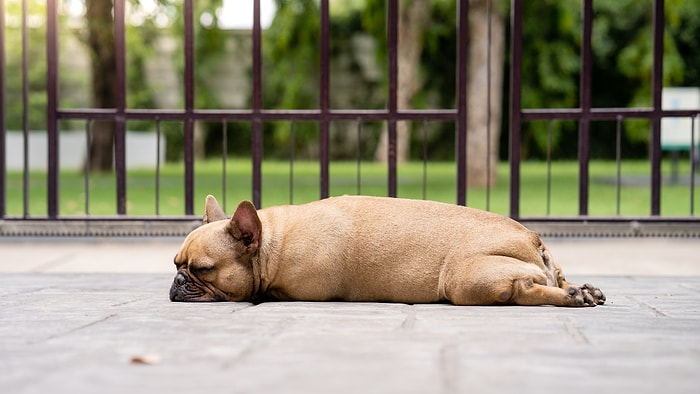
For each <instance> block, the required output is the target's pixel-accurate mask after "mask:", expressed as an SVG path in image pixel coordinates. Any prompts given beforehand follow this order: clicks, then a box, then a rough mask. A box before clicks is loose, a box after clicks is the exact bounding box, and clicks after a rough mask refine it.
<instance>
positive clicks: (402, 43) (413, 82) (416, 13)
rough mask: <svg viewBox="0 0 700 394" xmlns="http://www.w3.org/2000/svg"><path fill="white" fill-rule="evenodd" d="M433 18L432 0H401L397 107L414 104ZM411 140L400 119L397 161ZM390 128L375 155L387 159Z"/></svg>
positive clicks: (405, 154) (404, 155) (406, 125)
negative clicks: (422, 55) (425, 37)
mask: <svg viewBox="0 0 700 394" xmlns="http://www.w3.org/2000/svg"><path fill="white" fill-rule="evenodd" d="M429 22H430V2H429V1H424V0H410V1H409V0H403V1H400V2H399V27H398V30H399V31H398V35H399V47H398V53H397V57H398V59H397V60H398V75H397V83H398V88H397V97H396V99H397V107H398V109H407V108H411V101H412V100H413V96H414V95H415V94H416V92H417V91H418V89H420V87H421V82H420V75H419V71H420V55H421V51H422V50H423V33H424V32H425V29H426V28H427V26H428V24H429ZM410 143H411V135H410V124H409V123H408V122H398V123H397V125H396V158H397V161H398V162H404V161H406V160H408V156H409V148H410ZM388 148H389V131H388V130H387V125H386V123H385V124H384V126H383V130H382V135H381V137H380V139H379V145H378V146H377V150H376V151H375V155H374V157H375V159H376V160H377V161H380V162H386V161H387V159H388V155H389V149H388Z"/></svg>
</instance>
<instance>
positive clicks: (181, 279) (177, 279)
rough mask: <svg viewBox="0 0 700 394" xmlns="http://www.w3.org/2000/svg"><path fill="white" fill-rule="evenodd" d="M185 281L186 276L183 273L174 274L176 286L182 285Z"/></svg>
mask: <svg viewBox="0 0 700 394" xmlns="http://www.w3.org/2000/svg"><path fill="white" fill-rule="evenodd" d="M186 282H187V278H186V277H185V275H183V274H182V272H178V273H177V275H175V284H176V285H178V286H184V285H185V283H186Z"/></svg>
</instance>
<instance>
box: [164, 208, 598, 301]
mask: <svg viewBox="0 0 700 394" xmlns="http://www.w3.org/2000/svg"><path fill="white" fill-rule="evenodd" d="M174 263H175V266H176V269H177V274H176V275H175V279H174V280H173V284H172V286H171V288H170V299H171V300H172V301H249V302H263V301H269V300H303V301H339V300H342V301H366V302H397V303H409V304H413V303H438V302H448V303H452V304H455V305H500V304H514V305H556V306H571V307H578V306H596V305H600V304H603V303H604V302H605V295H604V294H603V292H602V291H600V289H598V288H597V287H595V286H593V285H591V284H584V285H576V284H572V283H569V282H567V281H566V279H565V278H564V275H563V273H562V270H561V268H560V266H559V265H558V264H557V263H556V262H555V261H554V259H553V258H552V255H551V254H550V252H549V250H548V249H547V247H546V246H545V245H544V244H543V242H542V240H541V239H540V237H539V235H538V234H537V233H535V232H533V231H530V230H528V229H527V228H525V227H524V226H522V225H521V224H520V223H518V222H516V221H514V220H512V219H510V218H507V217H505V216H501V215H498V214H494V213H490V212H486V211H482V210H478V209H473V208H468V207H463V206H458V205H451V204H445V203H438V202H433V201H418V200H409V199H401V198H387V197H368V196H343V197H332V198H328V199H324V200H320V201H315V202H312V203H308V204H304V205H285V206H276V207H270V208H265V209H261V210H256V208H255V207H254V206H253V204H252V203H250V202H249V201H243V202H241V203H240V204H239V205H238V207H237V208H236V211H235V213H234V214H233V216H232V217H231V218H230V219H229V218H228V216H227V215H226V213H225V212H224V211H223V210H222V209H221V207H220V206H219V203H218V202H217V201H216V199H215V198H214V197H213V196H207V198H206V205H205V213H204V219H203V225H202V226H200V227H198V228H196V229H195V230H193V231H192V232H191V233H190V234H189V235H188V236H187V237H186V239H185V241H184V242H183V244H182V246H181V248H180V250H179V251H178V252H177V255H176V256H175V260H174Z"/></svg>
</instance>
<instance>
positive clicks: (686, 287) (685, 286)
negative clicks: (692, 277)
mask: <svg viewBox="0 0 700 394" xmlns="http://www.w3.org/2000/svg"><path fill="white" fill-rule="evenodd" d="M678 287H682V288H684V289H687V290H690V291H693V292H695V293H700V289H698V288H697V287H695V286H691V285H689V284H687V283H679V284H678Z"/></svg>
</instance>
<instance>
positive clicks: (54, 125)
mask: <svg viewBox="0 0 700 394" xmlns="http://www.w3.org/2000/svg"><path fill="white" fill-rule="evenodd" d="M46 112H47V114H46V132H47V144H48V152H47V153H48V169H47V172H48V174H47V175H48V177H47V179H48V184H47V194H48V196H47V199H46V201H47V213H48V217H49V218H50V219H56V218H57V217H58V175H59V172H58V143H59V141H58V12H57V6H56V0H48V1H47V3H46Z"/></svg>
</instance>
